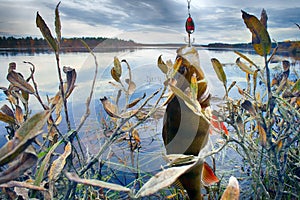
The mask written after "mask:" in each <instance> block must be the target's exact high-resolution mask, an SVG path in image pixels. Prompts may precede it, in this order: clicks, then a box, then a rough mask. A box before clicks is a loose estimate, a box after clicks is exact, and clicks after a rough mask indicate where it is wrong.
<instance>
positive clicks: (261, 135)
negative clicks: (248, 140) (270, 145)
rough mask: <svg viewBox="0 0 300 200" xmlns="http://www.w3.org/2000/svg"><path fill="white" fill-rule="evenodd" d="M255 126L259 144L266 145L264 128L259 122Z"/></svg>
mask: <svg viewBox="0 0 300 200" xmlns="http://www.w3.org/2000/svg"><path fill="white" fill-rule="evenodd" d="M257 128H258V133H259V138H260V142H261V145H262V146H266V143H267V133H266V130H265V128H264V126H263V125H262V124H261V123H260V122H258V123H257Z"/></svg>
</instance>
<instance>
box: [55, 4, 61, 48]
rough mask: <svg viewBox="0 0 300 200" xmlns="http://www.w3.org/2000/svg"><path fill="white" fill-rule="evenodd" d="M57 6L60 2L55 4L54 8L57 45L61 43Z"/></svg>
mask: <svg viewBox="0 0 300 200" xmlns="http://www.w3.org/2000/svg"><path fill="white" fill-rule="evenodd" d="M59 4H60V2H59V3H58V4H57V6H56V8H55V32H56V37H57V42H58V44H59V43H60V41H61V23H60V17H59V10H58V7H59Z"/></svg>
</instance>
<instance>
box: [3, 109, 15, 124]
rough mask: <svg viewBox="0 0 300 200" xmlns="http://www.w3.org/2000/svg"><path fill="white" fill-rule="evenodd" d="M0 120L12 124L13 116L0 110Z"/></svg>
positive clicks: (13, 121)
mask: <svg viewBox="0 0 300 200" xmlns="http://www.w3.org/2000/svg"><path fill="white" fill-rule="evenodd" d="M0 121H2V122H5V123H8V124H14V123H15V118H14V117H11V116H9V115H7V114H5V113H2V112H0Z"/></svg>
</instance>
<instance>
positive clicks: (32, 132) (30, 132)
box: [0, 110, 50, 166]
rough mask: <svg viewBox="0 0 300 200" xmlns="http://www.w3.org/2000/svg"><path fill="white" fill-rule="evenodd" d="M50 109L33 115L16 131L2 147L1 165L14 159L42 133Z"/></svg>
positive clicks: (0, 150)
mask: <svg viewBox="0 0 300 200" xmlns="http://www.w3.org/2000/svg"><path fill="white" fill-rule="evenodd" d="M49 115H50V111H49V110H47V111H43V112H40V113H37V114H35V115H33V116H32V117H31V118H29V119H28V120H27V121H26V122H25V123H23V124H22V126H21V127H20V128H19V129H18V130H17V131H16V133H15V136H14V138H13V139H12V140H10V141H8V142H7V143H6V144H5V145H4V146H3V147H2V148H1V149H0V166H1V165H4V164H6V163H8V162H10V161H12V160H13V159H14V158H15V157H17V156H18V155H19V154H20V153H21V152H22V151H23V150H24V149H26V148H27V147H28V146H29V145H30V144H31V142H32V139H33V138H35V137H36V136H37V135H38V134H40V132H41V129H42V127H43V126H44V124H45V123H46V122H47V120H48V118H49Z"/></svg>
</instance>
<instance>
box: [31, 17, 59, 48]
mask: <svg viewBox="0 0 300 200" xmlns="http://www.w3.org/2000/svg"><path fill="white" fill-rule="evenodd" d="M36 26H37V27H38V28H39V29H40V31H41V33H42V35H43V37H44V39H45V40H46V41H47V42H48V44H49V46H50V47H51V48H52V49H53V51H55V52H57V51H58V45H57V42H56V40H55V39H54V38H53V36H52V34H51V31H50V29H49V28H48V26H47V24H46V22H45V21H44V19H43V18H42V17H41V16H40V14H39V12H37V13H36Z"/></svg>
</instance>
